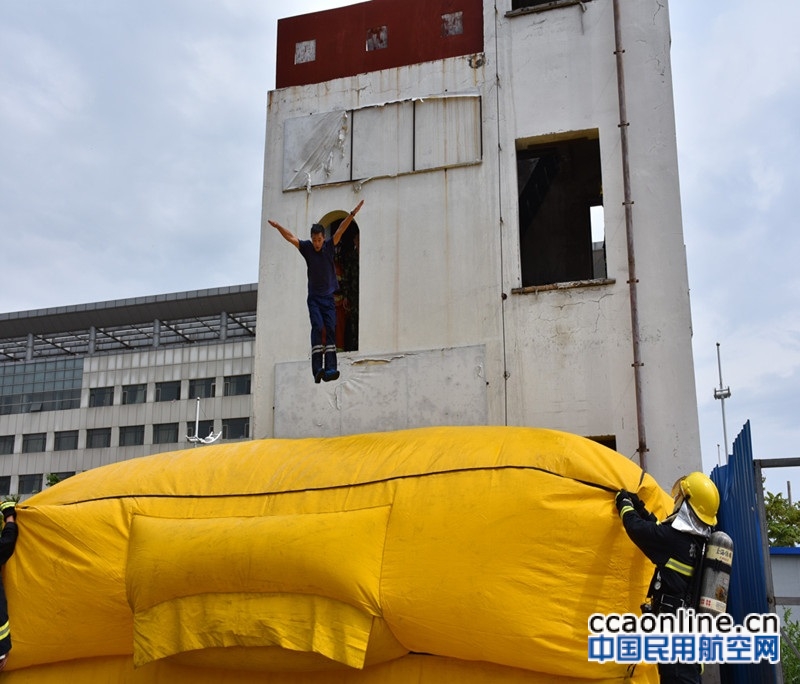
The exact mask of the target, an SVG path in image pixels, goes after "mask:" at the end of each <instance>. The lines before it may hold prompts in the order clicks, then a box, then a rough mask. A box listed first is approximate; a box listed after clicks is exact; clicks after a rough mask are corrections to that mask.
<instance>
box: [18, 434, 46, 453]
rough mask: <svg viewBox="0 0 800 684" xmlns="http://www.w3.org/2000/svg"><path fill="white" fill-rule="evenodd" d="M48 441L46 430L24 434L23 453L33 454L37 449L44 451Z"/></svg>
mask: <svg viewBox="0 0 800 684" xmlns="http://www.w3.org/2000/svg"><path fill="white" fill-rule="evenodd" d="M46 441H47V433H46V432H34V433H31V434H28V435H22V453H23V454H32V453H34V452H36V451H44V447H45V443H46Z"/></svg>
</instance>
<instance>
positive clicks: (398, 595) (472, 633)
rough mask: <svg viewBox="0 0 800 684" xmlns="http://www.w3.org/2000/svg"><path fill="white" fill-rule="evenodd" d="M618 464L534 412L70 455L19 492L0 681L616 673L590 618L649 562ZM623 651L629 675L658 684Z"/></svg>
mask: <svg viewBox="0 0 800 684" xmlns="http://www.w3.org/2000/svg"><path fill="white" fill-rule="evenodd" d="M621 488H625V489H628V490H630V491H634V492H637V493H638V494H639V496H640V497H642V499H643V500H645V502H646V503H647V504H648V506H649V507H650V508H651V510H654V512H655V513H656V514H657V515H658V516H659V517H663V516H664V515H665V513H666V509H667V507H669V506H671V499H670V497H669V495H667V494H666V493H665V492H663V491H662V490H661V489H660V488H659V487H658V486H657V484H656V483H655V481H654V480H653V479H652V478H651V477H650V476H648V475H647V474H644V473H642V471H641V470H640V469H639V468H638V466H636V465H635V464H634V463H632V462H631V461H629V460H628V459H627V458H625V457H623V456H621V455H619V454H617V453H615V452H613V451H611V450H609V449H606V448H605V447H602V446H600V445H599V444H596V443H594V442H591V441H589V440H586V439H583V438H580V437H576V436H574V435H569V434H566V433H562V432H556V431H549V430H539V429H533V428H508V427H469V428H456V427H448V428H425V429H419V430H407V431H399V432H390V433H378V434H369V435H354V436H350V437H338V438H329V439H303V440H262V441H252V442H242V443H234V444H225V445H220V446H208V447H203V448H196V449H186V450H184V451H178V452H173V453H169V454H160V455H157V456H151V457H146V458H141V459H136V460H132V461H127V462H122V463H117V464H114V465H111V466H106V467H103V468H98V469H96V470H92V471H87V472H86V473H83V474H81V475H77V476H75V477H72V478H70V479H68V480H66V481H64V482H62V483H59V484H57V485H55V486H54V487H51V488H50V489H48V490H46V491H44V492H42V493H40V494H37V495H36V496H34V497H32V498H30V499H29V500H28V501H26V502H24V503H23V504H20V506H19V526H20V536H19V541H18V546H17V551H16V553H15V555H14V556H13V557H12V559H11V560H10V561H9V563H8V564H7V565H6V570H5V577H4V582H5V586H6V590H7V593H8V600H9V606H10V614H11V631H12V640H13V650H12V652H11V654H10V656H9V661H8V666H7V668H6V672H4V677H5V678H7V679H8V681H9V682H12V684H13V683H14V682H42V683H44V682H63V681H68V680H70V679H72V680H75V681H81V682H82V684H83V682H88V683H89V684H91V682H95V681H96V682H107V681H114V682H131V683H136V684H138V683H140V682H170V684H172V683H173V682H177V683H181V682H193V683H196V682H215V683H217V682H250V681H253V682H255V681H259V682H275V683H280V684H283V683H284V682H285V683H286V684H290V683H291V682H301V681H302V682H312V683H313V682H323V681H324V682H328V681H335V682H337V683H342V684H349V683H351V682H352V683H353V684H366V683H372V682H389V683H390V684H391V683H392V682H403V681H414V682H431V683H433V682H436V684H440V683H442V682H444V683H445V684H446V683H447V682H450V681H453V682H466V683H467V684H469V683H471V682H476V683H477V682H489V681H492V682H495V681H497V682H505V681H508V682H537V683H538V682H542V683H543V682H553V683H558V684H572V683H574V682H580V681H593V682H619V681H622V680H623V679H624V678H625V677H626V675H630V674H631V673H629V672H628V671H627V668H626V667H625V666H623V665H618V664H615V663H603V664H600V663H596V662H589V661H588V660H587V637H588V630H587V619H588V617H589V615H591V614H592V613H595V612H604V613H608V612H624V611H636V610H637V609H638V606H639V603H640V602H641V600H642V598H643V596H644V595H645V593H646V590H647V583H648V581H649V578H650V575H651V573H652V566H651V565H650V564H649V562H647V561H646V559H645V558H644V557H643V555H642V554H641V553H640V552H639V551H638V550H637V549H636V548H635V547H634V546H633V544H631V542H630V540H628V538H627V536H626V535H625V533H624V531H623V529H622V526H621V524H620V522H619V519H618V517H617V513H616V509H615V507H614V494H615V493H616V491H618V490H619V489H621ZM655 677H656V675H655V671H654V668H652V667H642V666H640V667H637V668H636V669H635V671H634V672H633V673H632V679H631V681H637V682H648V681H656V679H655Z"/></svg>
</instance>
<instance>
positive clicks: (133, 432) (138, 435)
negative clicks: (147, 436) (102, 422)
mask: <svg viewBox="0 0 800 684" xmlns="http://www.w3.org/2000/svg"><path fill="white" fill-rule="evenodd" d="M142 444H144V425H123V426H121V427H120V429H119V445H120V446H121V447H124V446H141V445H142Z"/></svg>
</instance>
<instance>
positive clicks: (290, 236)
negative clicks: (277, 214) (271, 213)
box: [267, 219, 300, 249]
mask: <svg viewBox="0 0 800 684" xmlns="http://www.w3.org/2000/svg"><path fill="white" fill-rule="evenodd" d="M267 223H269V225H271V226H272V227H273V228H276V229H277V230H278V232H279V233H280V234H281V235H283V239H284V240H286V242H291V243H292V244H293V245H294V246H295V247H297V249H300V238H298V237H297V236H296V235H295V234H294V233H293V232H292V231H291V230H289V229H288V228H284V227H283V226H282V225H281V224H280V223H278V222H277V221H273V220H272V219H268V220H267Z"/></svg>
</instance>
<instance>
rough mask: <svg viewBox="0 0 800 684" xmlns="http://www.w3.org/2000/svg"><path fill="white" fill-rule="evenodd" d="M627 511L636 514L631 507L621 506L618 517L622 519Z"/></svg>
mask: <svg viewBox="0 0 800 684" xmlns="http://www.w3.org/2000/svg"><path fill="white" fill-rule="evenodd" d="M628 511H633V512H634V513H635V512H636V509H635V508H634V507H633V506H623V507H622V508H621V509H620V511H619V517H620V518H622V517H623V516H624V515H625V514H626V513H627V512H628Z"/></svg>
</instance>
